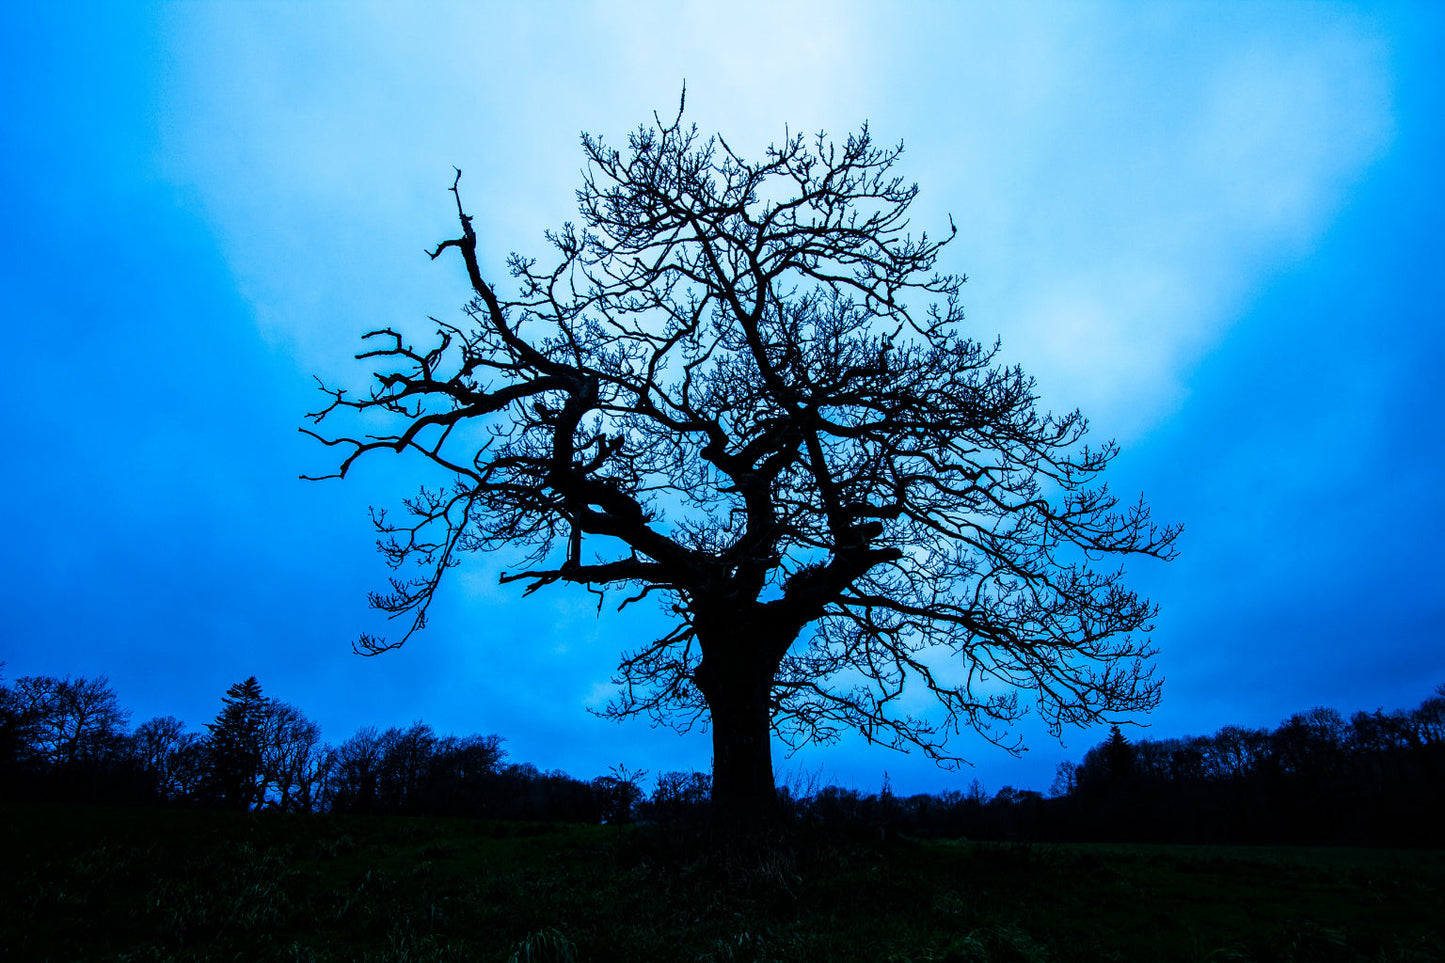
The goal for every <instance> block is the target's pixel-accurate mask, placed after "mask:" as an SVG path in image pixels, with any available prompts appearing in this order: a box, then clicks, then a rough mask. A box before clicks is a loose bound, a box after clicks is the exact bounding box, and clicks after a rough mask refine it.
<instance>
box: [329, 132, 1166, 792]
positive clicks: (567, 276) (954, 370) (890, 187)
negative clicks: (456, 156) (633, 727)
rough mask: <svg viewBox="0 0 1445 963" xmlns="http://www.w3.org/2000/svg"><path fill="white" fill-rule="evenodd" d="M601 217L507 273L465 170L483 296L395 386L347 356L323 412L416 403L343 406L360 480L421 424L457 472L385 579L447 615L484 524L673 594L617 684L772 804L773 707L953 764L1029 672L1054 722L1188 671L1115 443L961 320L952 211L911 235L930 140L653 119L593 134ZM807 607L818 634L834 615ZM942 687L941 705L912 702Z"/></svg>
mask: <svg viewBox="0 0 1445 963" xmlns="http://www.w3.org/2000/svg"><path fill="white" fill-rule="evenodd" d="M582 148H583V152H584V154H585V157H586V160H587V164H588V167H587V170H586V172H585V174H584V178H583V182H582V187H581V189H580V190H579V191H578V200H579V207H580V212H581V218H582V226H580V227H578V226H575V225H572V224H567V225H565V226H564V227H563V228H562V229H561V230H559V231H556V232H549V233H548V234H547V239H548V241H549V242H550V244H551V246H552V248H553V259H552V260H551V261H549V262H547V263H545V264H541V263H539V262H538V261H535V260H532V259H528V258H525V257H522V256H521V255H516V254H514V255H512V256H511V258H510V259H509V261H508V267H509V269H510V273H511V276H512V278H513V280H514V282H515V289H514V291H513V293H511V294H507V293H505V292H504V291H503V290H502V289H501V288H500V287H498V286H496V285H494V284H493V283H492V282H491V281H489V280H487V279H486V276H485V275H486V272H485V271H484V269H483V266H482V263H481V260H480V256H479V253H478V240H477V234H476V231H475V228H474V225H473V218H472V217H471V216H470V215H468V214H467V213H466V212H465V208H464V207H463V204H462V200H461V193H460V188H459V185H460V178H461V172H460V171H458V172H457V180H456V181H454V182H453V184H452V187H451V191H452V193H453V194H454V195H455V197H456V206H457V213H458V217H459V219H460V224H461V236H460V237H457V238H453V239H450V240H446V241H443V242H442V243H441V244H439V245H438V246H437V248H436V249H435V250H433V251H432V252H430V253H431V256H432V257H433V258H434V259H435V258H437V257H439V256H441V255H442V254H443V253H444V252H447V251H454V252H455V253H456V254H458V255H460V257H461V259H462V261H463V262H464V264H465V267H466V272H467V276H468V279H469V280H470V284H471V288H472V291H473V294H474V295H475V296H474V298H473V300H472V301H471V303H470V304H469V305H468V306H467V308H466V313H467V315H468V317H469V319H470V324H468V325H465V326H457V325H453V324H449V323H443V322H437V324H438V325H439V330H438V335H437V341H436V342H435V343H434V344H432V345H431V346H429V347H425V348H418V347H413V346H412V345H411V344H409V343H408V342H407V341H406V339H405V338H403V336H402V335H401V334H400V333H398V332H397V331H395V330H391V329H385V330H380V331H373V332H370V333H369V334H367V335H366V336H365V340H366V341H367V342H369V343H370V344H371V345H373V347H370V348H368V349H367V350H365V351H364V352H363V353H362V354H360V355H358V357H359V358H362V359H368V360H371V361H374V362H375V363H376V364H377V365H379V366H380V370H378V371H377V373H376V375H375V378H376V380H375V383H374V385H373V386H372V388H371V389H370V391H369V392H368V393H366V394H365V395H364V396H355V397H353V396H351V395H349V394H348V393H347V392H346V391H345V390H342V389H333V388H327V387H325V386H323V390H325V391H326V393H327V394H328V395H329V398H330V401H329V403H328V405H327V406H326V407H325V408H324V409H323V410H321V411H318V412H315V413H313V414H312V415H311V417H312V418H313V420H314V421H315V422H316V423H317V424H319V423H320V422H321V421H322V420H323V419H325V418H328V417H331V416H333V415H336V414H337V413H338V412H340V411H343V410H347V409H351V410H354V411H356V412H361V413H365V414H366V415H367V416H368V417H367V418H366V425H367V429H366V430H367V431H368V432H370V431H375V430H377V427H376V426H377V425H378V424H380V423H383V422H378V420H377V417H376V416H383V417H384V416H387V415H389V416H392V417H393V418H394V421H393V424H394V425H395V428H394V429H393V430H391V431H389V432H387V431H386V430H385V429H382V431H383V433H378V434H366V435H362V436H360V437H345V436H341V437H337V436H323V435H321V434H317V433H316V432H312V431H310V430H309V429H303V430H305V431H307V432H308V433H309V434H312V435H314V437H317V438H318V439H320V440H322V441H323V442H324V443H326V444H327V445H334V446H339V447H340V448H342V449H343V451H344V455H343V457H342V460H341V461H340V465H339V468H338V469H337V471H336V472H335V473H333V474H331V475H328V476H324V477H344V476H345V475H346V474H347V472H348V471H349V470H350V468H351V467H352V465H354V464H355V463H356V462H357V460H358V459H360V458H362V457H363V456H369V455H371V453H373V452H377V451H394V452H413V453H417V454H419V455H421V456H422V457H423V458H425V459H427V460H429V461H430V462H431V463H433V465H435V466H437V467H439V468H441V469H443V470H444V471H445V472H447V473H448V474H449V475H450V477H451V483H450V484H449V485H448V486H446V487H443V488H440V489H429V488H423V489H422V490H421V492H420V493H419V494H418V495H416V496H415V497H412V498H410V499H408V500H406V501H405V502H404V506H405V512H406V514H405V517H404V518H393V516H391V515H389V514H387V513H386V512H385V511H377V510H373V520H374V522H375V524H376V527H377V528H378V529H379V531H380V532H381V533H382V535H383V551H384V553H385V556H386V558H387V560H388V562H389V563H390V564H391V565H392V566H393V567H394V568H397V569H402V568H403V567H408V566H415V569H414V571H415V573H416V574H414V575H409V576H406V577H397V578H394V579H393V580H392V583H391V589H390V591H386V592H378V593H375V594H373V596H372V598H371V602H372V604H373V605H374V606H376V607H377V608H379V609H381V610H382V611H384V612H387V613H389V614H390V615H391V616H393V617H396V616H408V617H409V618H410V626H409V628H408V630H407V632H406V633H405V635H404V636H403V637H402V638H401V639H400V640H397V641H391V642H388V641H386V640H384V639H382V638H378V637H374V636H370V635H363V636H362V637H361V639H360V641H359V643H358V649H359V650H360V651H362V652H365V653H376V652H380V651H383V650H385V649H389V648H393V647H395V646H397V645H400V644H402V643H403V642H405V641H406V639H407V638H408V637H410V635H411V634H412V632H414V631H416V630H417V629H420V628H421V627H422V626H423V625H424V624H425V621H426V614H427V609H428V606H429V605H430V604H431V601H432V599H433V598H434V595H435V593H436V591H437V588H438V586H439V585H440V583H441V581H442V578H443V575H444V573H445V572H446V570H447V568H448V567H450V566H452V565H454V564H456V563H458V561H459V559H460V557H461V556H462V555H464V554H466V553H469V552H487V551H493V550H500V549H507V550H510V551H512V552H519V551H520V552H521V553H523V554H524V559H525V560H524V561H523V562H521V564H520V566H519V568H520V570H517V571H511V572H506V573H504V574H503V575H502V581H503V582H518V581H520V582H524V583H525V586H526V593H527V594H530V593H531V592H534V591H536V590H538V589H540V588H543V587H545V586H549V585H552V584H554V583H571V584H574V585H582V586H586V587H588V588H589V589H590V590H591V591H593V592H595V593H597V594H598V595H599V606H600V605H601V601H602V596H603V594H604V593H605V592H606V591H608V590H617V591H620V592H621V594H622V600H621V604H620V605H619V608H620V607H623V606H626V605H627V604H630V603H632V602H635V601H638V600H640V599H642V598H645V597H647V596H649V595H655V596H657V597H659V598H660V599H661V600H662V604H663V608H664V610H665V611H666V612H667V614H668V615H669V616H670V617H671V618H672V619H673V620H674V627H673V629H672V630H671V631H669V632H667V633H666V634H665V635H663V636H662V637H661V638H659V639H657V640H655V641H653V642H651V643H648V644H645V645H642V646H640V647H639V648H636V649H634V650H632V651H630V652H627V653H624V657H623V659H622V661H621V665H620V670H619V675H618V678H617V682H618V683H619V686H620V692H619V696H618V697H617V699H616V700H615V701H614V702H613V703H612V704H611V705H610V706H609V708H608V710H607V711H608V713H609V714H611V715H613V716H617V717H622V716H630V715H633V714H637V713H643V714H647V715H649V716H651V717H653V718H654V719H657V720H663V721H667V722H670V723H671V724H673V725H675V726H677V727H679V728H683V729H686V728H688V727H690V726H691V725H693V724H694V723H696V722H698V721H700V720H705V721H706V722H708V723H710V724H711V727H712V734H713V751H714V756H713V767H714V778H713V793H714V802H715V804H716V805H717V806H718V807H719V808H720V809H721V811H723V812H725V813H732V814H734V815H736V816H740V817H743V818H749V817H750V816H757V815H761V814H765V813H766V812H767V811H768V810H769V809H770V807H772V806H773V805H774V800H775V793H774V783H773V769H772V757H771V746H770V738H769V733H770V730H771V731H774V732H776V733H777V734H778V735H779V736H780V737H781V738H782V739H783V740H784V741H785V742H786V743H787V744H788V745H790V746H798V745H801V744H803V743H806V742H808V741H810V740H830V739H834V738H836V737H837V736H838V735H839V734H840V733H841V732H842V731H843V730H845V729H848V728H855V729H858V730H861V731H862V733H863V734H864V735H865V736H867V737H868V738H869V739H870V740H876V741H879V742H882V743H884V744H887V745H890V746H893V747H895V748H901V749H907V748H910V747H914V748H918V749H920V750H922V751H924V752H925V753H927V754H929V755H930V756H932V757H934V758H935V759H937V760H939V761H941V762H943V763H946V764H947V763H957V762H960V761H961V760H960V758H959V757H958V756H957V755H956V754H954V753H953V752H951V751H950V749H949V747H948V744H947V742H948V738H949V736H950V735H952V734H955V733H958V732H959V731H961V730H964V729H970V728H971V729H973V730H977V731H978V732H980V733H982V734H983V735H984V736H985V737H987V738H988V739H989V740H991V741H993V742H995V743H998V744H1002V745H1004V746H1005V747H1006V748H1009V749H1010V750H1013V751H1018V750H1019V749H1020V748H1021V746H1020V744H1019V743H1018V741H1017V740H1016V739H1015V738H1014V737H1011V736H1010V735H1009V733H1008V727H1009V725H1010V724H1011V723H1012V722H1014V721H1015V720H1016V719H1018V718H1019V717H1020V715H1022V714H1023V713H1024V712H1026V711H1027V710H1028V706H1027V704H1024V703H1021V702H1020V700H1019V698H1018V692H1019V691H1024V692H1027V693H1029V694H1031V696H1032V700H1031V701H1032V702H1033V704H1034V705H1035V706H1036V708H1037V710H1038V711H1039V712H1040V714H1041V715H1042V717H1043V719H1044V720H1045V721H1046V722H1047V724H1048V725H1049V727H1050V728H1051V729H1052V730H1054V731H1055V732H1057V731H1058V730H1059V729H1060V728H1061V727H1062V726H1064V725H1066V724H1083V723H1088V722H1091V721H1094V720H1097V719H1098V718H1100V717H1101V715H1103V714H1105V713H1113V712H1121V713H1122V712H1135V711H1143V710H1147V709H1149V708H1151V707H1153V706H1154V705H1155V704H1156V702H1157V699H1158V689H1159V686H1158V683H1157V682H1156V681H1155V680H1154V679H1153V678H1152V673H1151V670H1150V668H1149V667H1148V665H1147V660H1148V658H1149V657H1150V656H1151V655H1152V654H1153V652H1152V650H1151V649H1150V648H1149V646H1148V645H1147V644H1146V641H1145V637H1144V634H1143V633H1146V632H1147V630H1148V628H1149V622H1150V620H1151V619H1152V617H1153V615H1154V612H1155V610H1154V608H1153V607H1152V606H1151V604H1150V603H1149V602H1148V601H1147V600H1145V599H1142V598H1140V597H1139V596H1138V595H1136V594H1135V593H1134V592H1132V591H1129V590H1127V589H1126V588H1125V587H1124V585H1123V584H1122V572H1121V571H1119V570H1115V569H1113V568H1112V567H1105V568H1100V567H1098V566H1097V563H1098V562H1099V561H1100V560H1101V559H1103V558H1105V557H1107V556H1120V555H1125V554H1128V553H1143V554H1146V555H1152V556H1157V557H1168V556H1170V555H1171V554H1172V551H1173V550H1172V543H1173V541H1174V538H1175V535H1176V534H1177V532H1176V530H1175V529H1173V528H1168V527H1166V528H1162V529H1160V528H1155V527H1154V526H1152V525H1151V524H1150V522H1149V515H1148V511H1147V509H1146V508H1145V506H1144V504H1143V502H1142V500H1141V501H1140V502H1138V503H1137V504H1134V505H1121V504H1120V502H1119V501H1118V500H1117V499H1116V498H1115V497H1114V496H1113V495H1112V494H1110V492H1109V491H1108V489H1107V488H1106V487H1103V486H1100V485H1098V484H1097V482H1096V479H1097V476H1098V475H1099V473H1100V472H1101V471H1103V470H1104V468H1105V467H1106V465H1107V464H1108V463H1109V461H1110V460H1111V458H1112V457H1113V456H1114V454H1115V452H1116V448H1115V446H1114V445H1113V444H1112V443H1108V444H1105V445H1103V446H1102V447H1098V448H1089V447H1086V446H1083V445H1082V439H1083V437H1084V434H1085V431H1086V422H1085V420H1084V418H1083V417H1082V415H1080V414H1079V413H1078V412H1073V413H1070V414H1066V415H1063V416H1055V415H1053V414H1050V413H1044V412H1041V411H1040V410H1039V408H1038V406H1037V404H1036V402H1037V397H1036V393H1035V388H1034V383H1033V381H1032V379H1030V378H1029V377H1027V376H1026V375H1024V373H1023V372H1022V371H1021V370H1020V369H1018V368H1016V367H1005V366H1002V365H1000V364H998V363H996V353H997V349H998V346H997V344H995V345H994V346H992V347H989V346H986V345H984V344H981V343H979V342H977V341H974V340H972V339H970V338H969V337H967V336H966V335H965V334H964V333H963V332H962V330H961V322H962V320H963V312H962V308H961V305H960V302H959V293H960V287H961V285H962V283H963V281H964V278H963V277H961V276H955V275H949V274H941V273H938V272H936V270H935V266H936V263H937V260H938V256H939V252H940V250H941V249H942V248H943V246H944V244H945V243H947V241H948V240H949V239H950V238H951V236H952V234H951V233H950V235H949V236H948V237H945V238H944V239H943V240H934V239H931V238H930V237H929V236H928V235H927V234H919V235H916V236H915V235H914V234H912V233H910V223H909V220H908V212H909V207H910V205H911V204H912V203H913V201H914V199H915V197H916V194H917V188H916V186H912V185H909V184H907V183H905V182H904V181H903V179H902V178H900V177H899V176H897V175H896V174H895V173H894V172H893V167H894V164H895V162H896V160H897V159H898V156H899V154H900V152H901V149H902V148H901V147H893V148H880V147H877V146H875V145H874V143H873V140H872V138H871V136H870V134H869V131H868V129H867V127H866V126H865V127H864V128H863V129H862V130H861V131H860V132H859V133H857V134H854V135H851V136H849V137H848V138H847V139H846V141H844V142H843V143H841V144H839V143H835V142H831V141H829V140H828V139H827V138H826V137H825V136H824V135H822V134H819V135H818V136H817V137H815V138H804V137H802V136H789V137H787V138H786V139H785V140H784V141H783V142H782V143H781V144H780V145H775V146H773V147H770V148H768V150H767V151H766V153H765V155H764V157H763V158H762V160H761V161H757V162H752V161H748V160H745V159H744V158H743V157H742V156H740V155H739V154H738V153H736V152H734V151H733V149H732V148H731V147H730V146H729V145H728V144H727V142H726V141H724V140H723V139H722V138H721V137H712V138H707V139H704V138H702V137H700V136H699V134H698V132H697V129H696V127H691V128H689V127H685V126H684V125H683V123H682V109H681V107H680V108H679V111H678V115H677V117H676V118H675V119H673V120H672V121H671V122H667V123H664V122H663V121H662V120H661V119H657V120H656V124H655V126H652V127H642V128H639V129H638V130H637V131H636V132H635V133H633V134H632V135H631V136H630V138H629V140H628V145H627V147H626V149H621V150H619V149H616V148H613V147H611V146H609V145H608V144H607V143H605V142H604V141H603V140H602V139H601V138H598V137H594V136H591V135H586V134H584V135H583V137H582ZM805 629H806V630H807V631H805ZM909 687H913V688H916V689H918V690H920V691H921V692H926V693H928V694H931V695H932V696H933V697H934V701H935V702H936V703H937V705H936V706H935V707H934V710H933V711H931V712H930V713H924V714H921V715H915V714H912V713H910V712H908V711H906V710H904V709H903V708H902V701H903V700H902V698H901V697H902V694H903V692H904V690H905V689H906V688H909Z"/></svg>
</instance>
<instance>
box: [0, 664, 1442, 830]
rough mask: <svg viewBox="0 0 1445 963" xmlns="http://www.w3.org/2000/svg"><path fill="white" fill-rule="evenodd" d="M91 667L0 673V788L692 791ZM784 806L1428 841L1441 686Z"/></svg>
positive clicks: (379, 803)
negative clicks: (195, 710)
mask: <svg viewBox="0 0 1445 963" xmlns="http://www.w3.org/2000/svg"><path fill="white" fill-rule="evenodd" d="M128 722H129V713H127V712H126V711H125V710H124V709H122V708H121V706H120V703H119V700H118V698H117V697H116V694H115V692H114V691H113V690H112V689H111V688H110V686H109V683H108V682H107V681H106V680H105V679H104V678H100V679H69V678H66V679H57V678H54V677H48V676H32V677H26V678H22V679H18V680H16V681H15V682H14V683H13V684H10V685H0V795H4V796H7V797H10V798H27V799H50V800H70V801H95V802H111V803H149V804H156V803H160V804H167V805H177V806H197V807H214V808H229V809H274V810H280V811H283V812H335V813H392V814H415V815H422V814H426V815H447V816H482V817H492V818H502V819H528V820H540V821H553V820H556V821H572V822H609V823H623V822H631V821H647V822H664V823H665V822H686V821H690V820H697V819H700V818H701V817H702V816H703V815H704V813H705V811H706V807H707V803H708V801H709V797H710V789H711V786H710V781H709V778H708V776H707V775H705V774H702V773H681V772H669V773H662V774H660V775H659V776H658V777H656V779H655V781H654V784H653V788H652V791H651V792H650V793H647V792H645V791H644V789H643V780H644V779H645V777H646V776H647V773H646V772H643V771H640V770H629V769H627V768H625V767H616V768H614V769H613V770H612V772H611V774H610V775H607V776H602V777H599V778H597V779H593V780H590V781H583V780H578V779H574V778H573V777H571V776H569V775H567V774H566V773H564V772H560V771H552V772H543V771H541V770H539V769H537V767H535V766H533V765H530V764H528V763H512V762H508V760H507V752H506V750H505V749H503V747H502V739H501V738H500V737H499V736H495V735H487V736H479V735H471V736H454V735H438V734H437V733H435V732H434V731H433V730H432V729H431V727H430V726H428V725H426V724H425V723H421V722H417V723H415V724H413V725H412V726H410V727H408V728H405V729H402V728H390V729H386V730H377V729H375V728H372V727H366V728H362V729H360V730H359V731H357V732H356V733H355V734H354V735H352V736H351V737H350V738H349V739H347V740H346V741H344V742H342V743H340V744H339V745H331V744H328V743H325V742H323V741H322V739H321V730H320V727H319V726H317V725H316V724H315V723H314V722H312V721H311V720H309V719H308V718H307V717H306V716H305V714H304V713H302V712H301V711H300V710H299V709H297V708H296V707H294V706H292V705H289V704H287V703H284V702H281V701H279V700H275V699H271V698H268V697H267V696H266V695H265V694H264V693H263V692H262V691H261V686H260V684H259V683H258V682H257V681H256V680H255V679H254V678H251V679H247V680H245V681H244V682H239V683H236V684H235V685H233V686H231V688H230V689H228V690H227V691H226V693H225V694H224V695H223V696H222V698H221V707H220V711H219V712H218V713H217V715H216V718H215V720H214V721H213V722H211V723H209V724H208V725H207V726H206V727H205V730H206V731H205V732H203V733H198V732H190V731H187V730H186V729H185V727H184V725H183V724H182V723H181V722H180V721H179V720H177V719H175V718H174V717H169V716H167V717H161V718H156V719H151V720H149V721H147V722H144V723H142V724H140V725H139V726H136V727H135V728H134V729H133V730H130V729H127V724H128ZM779 794H780V802H781V804H782V810H783V812H784V813H785V814H786V815H787V816H789V817H790V818H792V819H793V820H795V821H798V822H810V823H822V824H828V825H843V826H853V827H858V828H866V829H868V830H877V831H880V832H884V833H887V832H890V831H892V832H903V833H909V834H914V835H936V836H954V837H968V838H974V839H1013V840H1040V841H1064V840H1111V841H1149V842H1245V843H1256V842H1257V843H1263V842H1290V843H1361V844H1365V843H1368V844H1376V845H1405V846H1439V845H1442V844H1445V819H1442V815H1441V814H1442V813H1445V686H1441V687H1440V688H1439V689H1437V690H1436V693H1435V695H1434V696H1433V697H1431V698H1428V699H1426V700H1425V701H1424V702H1423V703H1421V705H1420V706H1418V707H1417V708H1415V709H1411V710H1401V711H1396V712H1388V713H1387V712H1383V711H1379V710H1376V711H1374V712H1357V713H1355V714H1354V715H1353V716H1351V717H1350V718H1349V719H1348V720H1347V719H1345V718H1344V716H1342V715H1341V714H1340V713H1339V712H1337V711H1335V710H1333V709H1311V710H1309V711H1308V712H1303V713H1298V714H1296V715H1293V716H1291V717H1290V718H1289V719H1286V720H1285V721H1284V722H1283V723H1281V724H1280V725H1279V726H1278V727H1277V728H1275V729H1273V730H1268V729H1246V728H1241V727H1238V726H1225V727H1224V728H1223V729H1220V730H1219V731H1218V732H1216V733H1215V734H1214V735H1211V736H1200V737H1194V738H1184V739H1160V740H1147V739H1141V740H1138V741H1133V742H1131V741H1130V740H1129V739H1127V738H1125V736H1124V735H1123V733H1122V732H1121V731H1120V730H1119V729H1118V727H1115V728H1113V729H1112V730H1111V732H1110V734H1109V737H1108V738H1107V739H1106V740H1104V741H1103V742H1101V743H1100V744H1099V745H1098V746H1096V747H1094V748H1093V749H1090V750H1089V751H1088V752H1087V753H1086V754H1085V755H1084V758H1083V759H1082V761H1080V762H1078V763H1073V762H1066V763H1063V764H1062V765H1060V766H1059V769H1058V774H1057V778H1056V779H1055V781H1054V785H1053V787H1052V788H1051V790H1050V792H1049V794H1048V795H1047V796H1046V795H1045V794H1043V793H1040V792H1036V791H1033V790H1020V789H1015V788H1013V787H1009V786H1005V787H1004V788H1003V789H1001V790H999V791H998V792H996V793H993V794H989V793H987V792H986V791H985V789H984V787H983V786H982V785H981V784H980V783H979V782H978V781H977V780H975V781H974V782H973V784H972V785H971V786H970V787H969V789H968V790H967V791H956V790H950V791H946V792H943V793H939V794H936V795H934V794H919V795H913V796H907V797H900V796H897V795H895V794H894V793H893V792H892V791H891V789H890V787H889V786H888V785H887V780H886V778H885V783H884V786H883V789H882V791H881V792H878V793H871V794H864V793H861V792H859V791H857V790H853V789H843V788H840V787H837V786H822V787H819V786H816V785H807V784H797V783H795V784H793V785H790V786H784V787H782V788H780V790H779Z"/></svg>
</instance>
